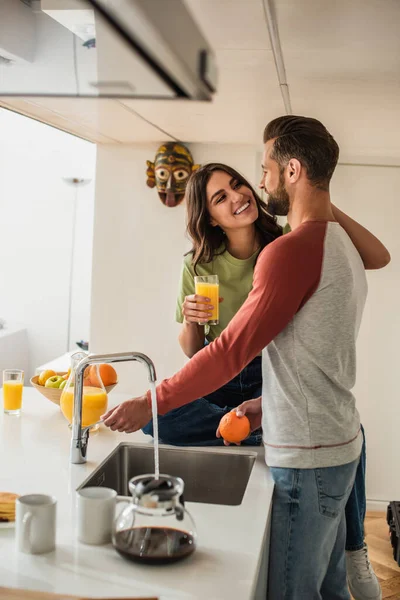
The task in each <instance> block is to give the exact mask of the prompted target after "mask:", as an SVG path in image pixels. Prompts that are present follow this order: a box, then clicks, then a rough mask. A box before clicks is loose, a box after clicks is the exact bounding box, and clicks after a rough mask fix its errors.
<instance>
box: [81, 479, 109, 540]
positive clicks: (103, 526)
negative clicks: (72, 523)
mask: <svg viewBox="0 0 400 600" xmlns="http://www.w3.org/2000/svg"><path fill="white" fill-rule="evenodd" d="M76 495H77V503H78V539H79V541H80V542H84V543H85V544H107V543H108V542H110V541H111V531H112V527H113V522H114V516H115V505H116V499H117V492H116V491H115V490H112V489H111V488H106V487H87V488H83V489H82V490H78V491H77V492H76Z"/></svg>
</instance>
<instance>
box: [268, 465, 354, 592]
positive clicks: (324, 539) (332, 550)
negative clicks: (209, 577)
mask: <svg viewBox="0 0 400 600" xmlns="http://www.w3.org/2000/svg"><path fill="white" fill-rule="evenodd" d="M359 462H360V461H359V459H357V460H355V461H353V462H351V463H348V464H346V465H340V466H338V467H325V468H319V469H284V468H277V467H271V468H270V472H271V475H272V477H273V480H274V482H275V488H274V496H273V504H272V520H271V542H270V559H269V570H268V600H350V594H349V591H348V587H347V582H346V560H345V539H346V517H345V506H346V503H347V501H348V498H349V496H350V493H351V491H352V488H353V485H354V480H355V475H356V471H357V467H358V464H359Z"/></svg>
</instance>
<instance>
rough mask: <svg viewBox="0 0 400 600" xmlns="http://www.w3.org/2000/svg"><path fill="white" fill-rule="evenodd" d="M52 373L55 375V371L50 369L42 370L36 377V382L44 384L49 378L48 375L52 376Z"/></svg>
mask: <svg viewBox="0 0 400 600" xmlns="http://www.w3.org/2000/svg"><path fill="white" fill-rule="evenodd" d="M54 375H57V373H56V372H55V371H52V370H51V369H47V370H46V371H42V372H41V373H40V375H39V377H38V384H39V385H44V384H45V383H46V381H47V380H48V379H49V377H54Z"/></svg>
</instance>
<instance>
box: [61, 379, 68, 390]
mask: <svg viewBox="0 0 400 600" xmlns="http://www.w3.org/2000/svg"><path fill="white" fill-rule="evenodd" d="M66 385H67V380H66V379H64V381H62V382H61V385H60V390H63V389H64V388H65V386H66Z"/></svg>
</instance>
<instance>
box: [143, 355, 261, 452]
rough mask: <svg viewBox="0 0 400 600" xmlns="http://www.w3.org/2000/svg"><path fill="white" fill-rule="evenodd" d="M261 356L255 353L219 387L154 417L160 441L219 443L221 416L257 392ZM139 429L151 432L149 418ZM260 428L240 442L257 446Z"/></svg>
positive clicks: (220, 441) (151, 427)
mask: <svg viewBox="0 0 400 600" xmlns="http://www.w3.org/2000/svg"><path fill="white" fill-rule="evenodd" d="M261 389H262V374H261V357H260V356H257V357H256V358H254V359H253V360H252V361H251V362H250V363H249V364H248V365H247V367H245V368H244V369H243V371H241V372H240V373H239V375H237V376H236V377H235V378H234V379H232V380H231V381H229V382H228V383H226V384H225V385H224V386H222V387H221V388H220V389H219V390H216V391H215V392H213V393H212V394H209V395H208V396H204V398H199V399H198V400H194V401H193V402H190V403H189V404H185V405H184V406H181V407H180V408H175V409H174V410H171V411H170V412H168V413H167V414H166V415H160V416H159V417H158V437H159V439H160V442H161V443H163V444H171V445H173V446H221V445H223V440H222V439H219V438H217V437H215V433H216V431H217V429H218V425H219V422H220V420H221V419H222V417H223V416H224V415H225V414H226V413H228V412H230V411H231V410H232V409H233V408H236V406H239V404H242V402H245V401H246V400H253V398H258V397H259V396H261ZM143 432H144V433H147V434H148V435H153V421H150V422H149V423H148V424H147V425H146V427H143ZM261 442H262V434H261V431H258V432H253V433H252V434H251V435H250V436H249V437H248V438H247V439H246V440H244V442H242V444H243V445H247V446H259V445H260V444H261Z"/></svg>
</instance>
